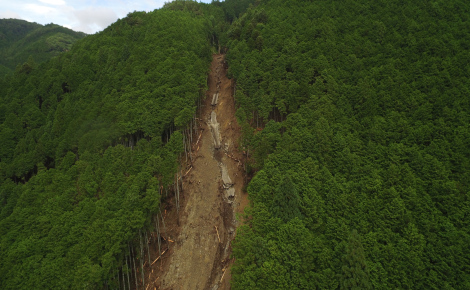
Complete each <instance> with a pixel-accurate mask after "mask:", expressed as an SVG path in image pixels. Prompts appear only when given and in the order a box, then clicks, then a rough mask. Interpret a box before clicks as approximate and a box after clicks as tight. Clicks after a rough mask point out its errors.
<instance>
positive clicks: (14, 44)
mask: <svg viewBox="0 0 470 290" xmlns="http://www.w3.org/2000/svg"><path fill="white" fill-rule="evenodd" d="M85 35H86V34H85V33H83V32H75V31H73V30H70V29H68V28H65V27H62V26H59V25H55V24H52V23H51V24H47V25H44V26H43V25H41V24H37V23H31V22H27V21H24V20H19V19H0V77H3V75H5V74H7V73H9V72H11V71H14V70H15V68H16V67H17V65H22V64H23V63H25V62H26V61H27V60H28V57H29V56H32V58H33V60H34V61H35V62H37V63H41V62H44V61H46V60H48V59H50V58H52V57H54V56H57V55H58V54H59V53H61V52H64V51H68V50H70V48H71V46H72V44H73V43H74V42H75V41H77V40H78V39H81V38H83V37H85Z"/></svg>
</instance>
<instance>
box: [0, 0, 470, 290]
mask: <svg viewBox="0 0 470 290" xmlns="http://www.w3.org/2000/svg"><path fill="white" fill-rule="evenodd" d="M469 18H470V3H469V2H468V1H460V0H449V1H433V2H431V1H427V0H417V1H409V0H406V1H398V0H387V1H385V0H377V1H371V0H355V1H353V0H342V1H304V0H290V1H285V0H284V1H282V0H257V1H253V0H252V1H248V0H247V1H237V0H227V1H223V2H220V1H214V2H213V3H212V4H202V3H197V2H196V1H181V0H179V1H173V2H170V3H166V4H165V6H164V7H163V8H162V9H159V10H155V11H154V12H150V13H145V12H134V13H130V14H129V15H127V17H125V18H124V19H121V20H119V21H117V22H116V23H114V24H112V25H110V26H109V27H108V28H106V29H105V30H104V31H102V32H100V33H97V34H95V35H90V36H87V37H85V38H83V39H80V40H77V41H76V42H75V43H74V45H73V46H72V47H71V48H69V47H70V46H66V47H67V48H66V49H62V48H63V46H61V44H62V43H64V42H62V40H60V39H61V38H60V37H61V36H63V35H62V34H60V33H63V34H66V35H68V36H67V37H65V36H64V37H65V39H69V38H68V37H72V36H71V35H69V34H67V32H65V31H62V30H61V29H62V28H59V27H56V26H53V25H46V26H44V27H42V26H41V27H38V26H37V25H36V24H31V23H25V22H11V23H10V24H9V25H13V26H10V27H17V28H15V29H16V30H11V29H10V30H0V52H1V53H2V56H3V54H4V53H6V54H5V58H4V57H2V61H3V59H5V60H7V56H6V55H7V54H8V53H10V54H9V56H8V57H10V58H8V62H5V64H4V63H3V62H2V63H1V64H2V65H4V66H5V67H9V68H10V69H13V73H12V74H8V75H6V76H5V77H4V78H3V79H0V175H1V184H0V256H1V259H0V273H2V274H1V275H0V288H1V289H18V288H19V289H41V288H47V289H51V288H54V289H75V288H91V289H95V288H100V289H102V288H106V287H107V288H112V289H115V288H123V285H122V284H121V283H124V285H127V286H129V284H130V282H132V279H133V278H132V277H136V275H140V274H139V273H137V272H136V271H135V265H134V269H131V267H132V266H130V263H131V261H133V262H135V261H139V260H138V258H141V257H142V255H141V254H140V253H141V250H142V240H143V236H144V235H145V233H147V232H148V231H150V230H151V229H153V228H155V226H158V225H157V224H156V222H155V215H156V214H158V213H159V210H160V203H161V198H164V197H165V196H168V194H171V191H172V188H173V186H174V182H175V180H178V178H177V177H176V178H175V176H178V175H177V174H178V171H179V165H180V156H181V154H182V153H183V152H184V150H185V148H187V145H188V142H189V141H188V139H189V138H188V134H190V132H191V128H192V127H193V126H192V123H193V118H194V114H195V112H196V111H197V106H198V102H199V101H200V98H201V96H203V95H204V92H205V90H206V87H207V79H206V76H207V73H208V70H209V63H210V60H211V54H212V53H214V52H215V51H216V50H218V49H222V50H225V49H226V50H227V60H228V65H229V74H230V76H231V77H232V78H233V79H234V80H235V82H236V90H235V101H236V105H237V108H238V110H237V118H238V121H239V123H240V125H241V126H242V128H243V140H242V143H243V146H244V150H245V152H246V156H247V159H248V164H247V174H248V175H249V177H250V178H252V179H251V181H250V182H249V184H248V185H247V191H248V193H249V198H250V202H251V204H250V208H249V209H248V210H247V211H246V214H245V216H244V217H245V219H244V221H245V224H244V225H243V226H242V227H240V228H239V229H238V230H237V235H236V239H235V242H234V244H233V257H234V258H235V264H234V266H233V268H232V272H231V273H232V286H233V288H234V289H350V288H355V289H371V288H374V289H396V288H398V289H401V288H406V289H469V288H470V269H469V265H470V218H469V217H470V146H469V144H470V117H469V113H470V99H469V97H468V96H469V94H470V85H469V84H470V81H469V76H470V66H469V64H470V53H469V51H470V35H469V34H470V26H469V25H470V24H469V23H470V19H469ZM0 21H4V20H0ZM1 23H4V22H0V24H1ZM14 25H16V26H14ZM0 26H1V25H0ZM39 29H44V30H39ZM64 29H65V28H64ZM39 31H43V32H39ZM45 31H49V32H45ZM51 31H55V32H54V33H55V34H54V33H53V32H51ZM48 33H51V34H48ZM51 37H52V40H51V41H52V43H56V42H58V43H59V45H58V47H59V48H60V49H59V50H68V49H70V51H68V52H64V53H60V54H59V55H58V56H57V57H55V58H52V59H50V60H49V61H46V62H42V61H43V60H44V59H36V55H40V54H36V53H31V52H41V53H42V52H43V48H44V47H46V46H45V45H46V44H47V43H49V44H50V43H51V42H47V40H48V39H50V38H51ZM56 37H57V38H56ZM80 37H81V36H78V38H80ZM27 39H28V40H27ZM54 39H55V40H54ZM74 39H76V38H74ZM54 41H56V42H54ZM71 42H72V41H71ZM71 42H70V43H71ZM12 43H15V45H17V46H16V48H17V49H16V50H17V51H18V52H19V51H24V54H23V56H24V55H26V59H27V58H28V56H29V54H31V55H33V58H34V59H29V60H27V61H26V60H24V59H23V58H22V60H21V61H19V63H21V65H20V66H18V67H17V68H16V69H15V67H16V64H14V65H13V66H12V67H10V65H11V64H13V63H14V62H17V60H15V57H16V56H14V55H13V54H11V53H12V52H13V50H11V51H9V52H8V51H7V50H5V49H4V48H5V47H6V46H7V44H8V47H12V46H11V44H12ZM67 45H68V43H67ZM23 56H21V57H23ZM19 57H20V56H19V55H18V59H20V58H19ZM4 71H5V70H4ZM157 220H158V219H157ZM139 262H142V259H140V261H139ZM140 273H143V272H142V271H141V272H140ZM129 276H130V277H131V280H130V282H129ZM120 277H122V279H124V277H126V279H125V280H122V281H121V280H120ZM127 286H126V287H127ZM132 287H133V286H132ZM124 288H125V287H124Z"/></svg>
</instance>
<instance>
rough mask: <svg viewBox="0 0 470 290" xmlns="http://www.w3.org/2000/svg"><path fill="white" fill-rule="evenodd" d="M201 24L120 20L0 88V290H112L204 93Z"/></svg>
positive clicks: (164, 18)
mask: <svg viewBox="0 0 470 290" xmlns="http://www.w3.org/2000/svg"><path fill="white" fill-rule="evenodd" d="M219 10H220V9H219ZM221 13H222V12H221V11H219V14H221ZM209 17H210V15H206V16H202V15H201V16H199V15H195V14H194V13H190V12H187V11H186V12H185V11H179V10H175V11H172V10H170V9H160V10H156V11H154V12H152V13H145V12H134V13H130V14H129V15H128V16H127V17H126V18H124V19H121V20H119V21H117V22H116V23H114V24H112V25H111V26H109V27H108V28H106V29H105V30H104V31H103V32H100V33H98V34H95V35H91V36H88V37H86V38H84V39H82V40H80V41H77V42H76V43H75V44H74V46H73V47H72V49H71V51H70V52H66V53H63V54H60V55H59V56H58V57H56V58H53V59H51V60H50V61H48V62H46V63H43V64H40V65H38V64H37V63H35V62H34V61H33V60H32V59H30V60H28V61H27V62H25V64H24V65H22V66H19V67H18V68H17V69H16V71H15V74H13V75H7V76H6V77H5V79H4V80H2V82H1V83H0V98H1V102H0V121H1V125H0V137H1V138H0V142H1V144H0V145H1V146H0V168H1V170H0V175H1V185H0V209H1V211H0V233H2V234H1V235H0V256H1V257H2V258H1V259H0V272H1V273H2V274H1V275H0V288H2V289H41V288H43V289H52V288H54V289H75V288H81V289H84V288H85V289H90V288H103V287H106V286H103V285H108V286H110V287H111V288H112V287H114V288H117V281H116V280H115V277H116V276H117V274H116V273H119V271H127V270H125V269H127V266H125V265H126V262H125V257H126V256H128V255H129V249H131V248H132V246H133V245H134V243H139V237H138V236H137V234H138V233H139V231H141V230H144V231H146V230H149V228H150V227H153V225H152V224H151V223H152V215H154V214H156V213H158V211H159V208H160V198H161V195H162V192H163V193H165V192H166V191H167V189H168V188H169V187H170V188H171V185H172V184H173V183H174V180H175V179H174V176H175V173H176V172H177V170H178V166H179V157H180V156H181V154H182V151H183V148H184V147H183V134H182V133H181V132H180V131H178V130H181V131H185V130H186V128H187V126H188V122H189V121H190V120H191V119H192V117H193V115H194V113H195V110H196V104H197V100H198V98H200V96H201V95H202V94H203V92H204V90H205V88H206V76H207V70H208V67H209V64H210V60H211V45H210V43H211V39H210V35H211V33H212V32H213V31H214V28H213V26H212V24H211V21H210V19H209ZM28 35H31V34H28ZM56 36H57V35H56V34H54V35H53V36H50V37H48V41H50V44H51V45H56V46H60V45H61V44H60V42H61V40H60V37H61V36H60V37H59V36H57V37H59V38H56ZM136 253H137V251H136Z"/></svg>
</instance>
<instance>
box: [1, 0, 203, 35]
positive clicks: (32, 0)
mask: <svg viewBox="0 0 470 290" xmlns="http://www.w3.org/2000/svg"><path fill="white" fill-rule="evenodd" d="M198 1H199V2H205V3H210V2H211V0H198ZM165 2H169V0H166V1H165V0H139V1H132V0H130V1H124V0H0V18H16V19H23V20H26V21H29V22H36V23H39V24H48V23H51V22H52V23H55V24H59V25H62V26H65V27H68V28H71V29H73V30H75V31H83V32H85V33H89V34H92V33H95V32H98V31H101V30H103V29H105V28H106V27H108V26H109V25H110V24H111V23H113V22H115V21H116V20H118V19H119V18H123V17H125V16H126V15H127V13H129V12H133V11H147V12H148V11H153V10H155V9H157V8H160V7H162V6H163V4H164V3H165Z"/></svg>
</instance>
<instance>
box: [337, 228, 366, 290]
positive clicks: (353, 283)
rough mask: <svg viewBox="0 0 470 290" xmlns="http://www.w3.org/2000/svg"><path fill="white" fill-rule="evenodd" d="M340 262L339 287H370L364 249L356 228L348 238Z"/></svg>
mask: <svg viewBox="0 0 470 290" xmlns="http://www.w3.org/2000/svg"><path fill="white" fill-rule="evenodd" d="M342 263H343V266H342V274H341V278H340V281H341V285H340V288H341V289H371V285H370V281H369V270H368V269H367V265H366V257H365V255H364V249H363V247H362V243H361V239H360V236H359V234H358V233H357V231H356V230H353V231H352V233H351V235H350V237H349V239H348V244H347V245H346V249H345V253H344V255H343V259H342Z"/></svg>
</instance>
